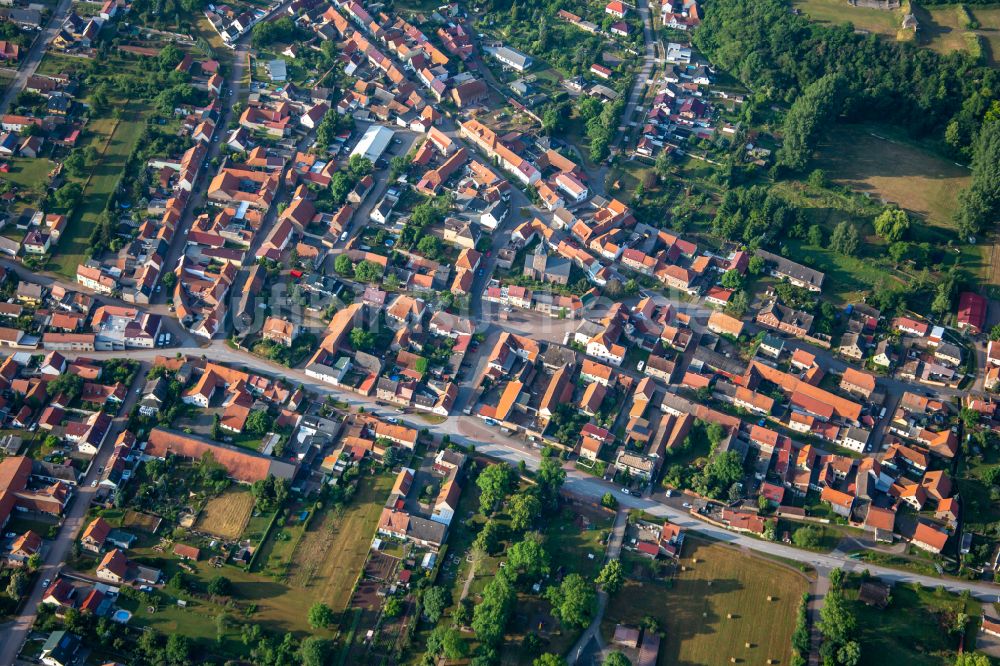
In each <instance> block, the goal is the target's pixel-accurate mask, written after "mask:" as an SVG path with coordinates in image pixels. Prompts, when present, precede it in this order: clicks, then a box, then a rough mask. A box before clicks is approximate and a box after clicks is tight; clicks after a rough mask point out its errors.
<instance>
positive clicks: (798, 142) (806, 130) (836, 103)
mask: <svg viewBox="0 0 1000 666" xmlns="http://www.w3.org/2000/svg"><path fill="white" fill-rule="evenodd" d="M844 86H845V82H844V78H843V76H842V75H840V74H838V73H832V74H826V75H825V76H822V77H820V78H819V79H817V80H816V81H814V82H813V83H810V84H809V85H808V86H806V88H805V89H804V90H803V91H802V94H801V95H799V96H798V97H796V98H795V101H794V102H792V106H791V108H790V109H789V110H788V114H787V115H786V116H785V122H784V124H783V125H782V134H783V143H782V146H781V149H780V150H779V151H778V164H781V165H783V166H786V167H788V168H790V169H795V170H799V169H802V168H803V167H805V165H806V162H808V161H809V158H810V157H811V156H812V151H813V148H814V147H815V145H816V141H817V139H819V137H820V136H821V135H822V133H823V130H824V129H826V127H827V126H828V125H829V124H830V122H831V121H832V120H834V119H835V118H836V117H837V115H838V114H839V112H840V108H839V107H840V104H841V103H842V97H841V91H842V90H843V88H844Z"/></svg>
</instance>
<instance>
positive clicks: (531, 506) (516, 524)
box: [507, 493, 542, 532]
mask: <svg viewBox="0 0 1000 666" xmlns="http://www.w3.org/2000/svg"><path fill="white" fill-rule="evenodd" d="M507 513H508V514H510V528H511V529H512V530H514V531H516V532H523V531H524V530H527V529H530V528H531V525H532V524H533V523H534V522H535V520H536V519H537V518H538V516H539V515H541V513H542V503H541V502H539V501H538V498H537V497H535V495H534V494H533V493H516V494H514V496H513V497H511V498H510V507H509V508H508V511H507Z"/></svg>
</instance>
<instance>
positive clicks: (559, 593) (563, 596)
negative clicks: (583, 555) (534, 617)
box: [545, 573, 597, 629]
mask: <svg viewBox="0 0 1000 666" xmlns="http://www.w3.org/2000/svg"><path fill="white" fill-rule="evenodd" d="M545 598H546V599H547V600H548V602H549V603H550V604H552V614H553V616H555V617H556V619H558V620H559V621H560V622H562V624H563V625H564V626H566V627H571V628H578V629H580V628H583V627H586V626H587V625H588V624H590V620H591V619H592V618H593V616H594V612H595V611H596V610H597V593H596V592H595V591H594V586H593V585H591V584H590V583H588V582H587V581H586V579H584V578H583V576H581V575H580V574H576V573H572V574H569V575H568V576H566V577H565V578H563V581H562V583H561V584H560V585H558V586H552V587H549V588H548V589H547V590H545Z"/></svg>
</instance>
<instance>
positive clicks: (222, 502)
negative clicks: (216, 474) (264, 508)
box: [197, 491, 254, 540]
mask: <svg viewBox="0 0 1000 666" xmlns="http://www.w3.org/2000/svg"><path fill="white" fill-rule="evenodd" d="M253 505H254V499H253V495H251V494H250V492H249V491H237V492H228V493H225V494H223V495H220V496H219V497H213V498H212V499H210V500H209V501H208V503H207V504H206V505H205V508H204V509H202V511H201V515H200V516H199V517H198V524H197V529H198V530H200V531H202V532H208V533H209V534H214V535H215V536H217V537H221V538H223V539H230V540H231V539H235V538H237V537H238V536H240V535H241V534H243V530H244V529H245V528H246V526H247V522H248V521H249V520H250V513H251V512H252V511H253Z"/></svg>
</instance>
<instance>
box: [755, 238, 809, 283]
mask: <svg viewBox="0 0 1000 666" xmlns="http://www.w3.org/2000/svg"><path fill="white" fill-rule="evenodd" d="M821 240H822V239H821ZM766 267H767V262H765V261H764V258H763V257H758V256H757V255H756V254H755V255H753V256H752V257H750V261H749V262H747V271H748V272H749V273H750V275H761V274H763V272H764V269H765V268H766Z"/></svg>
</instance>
